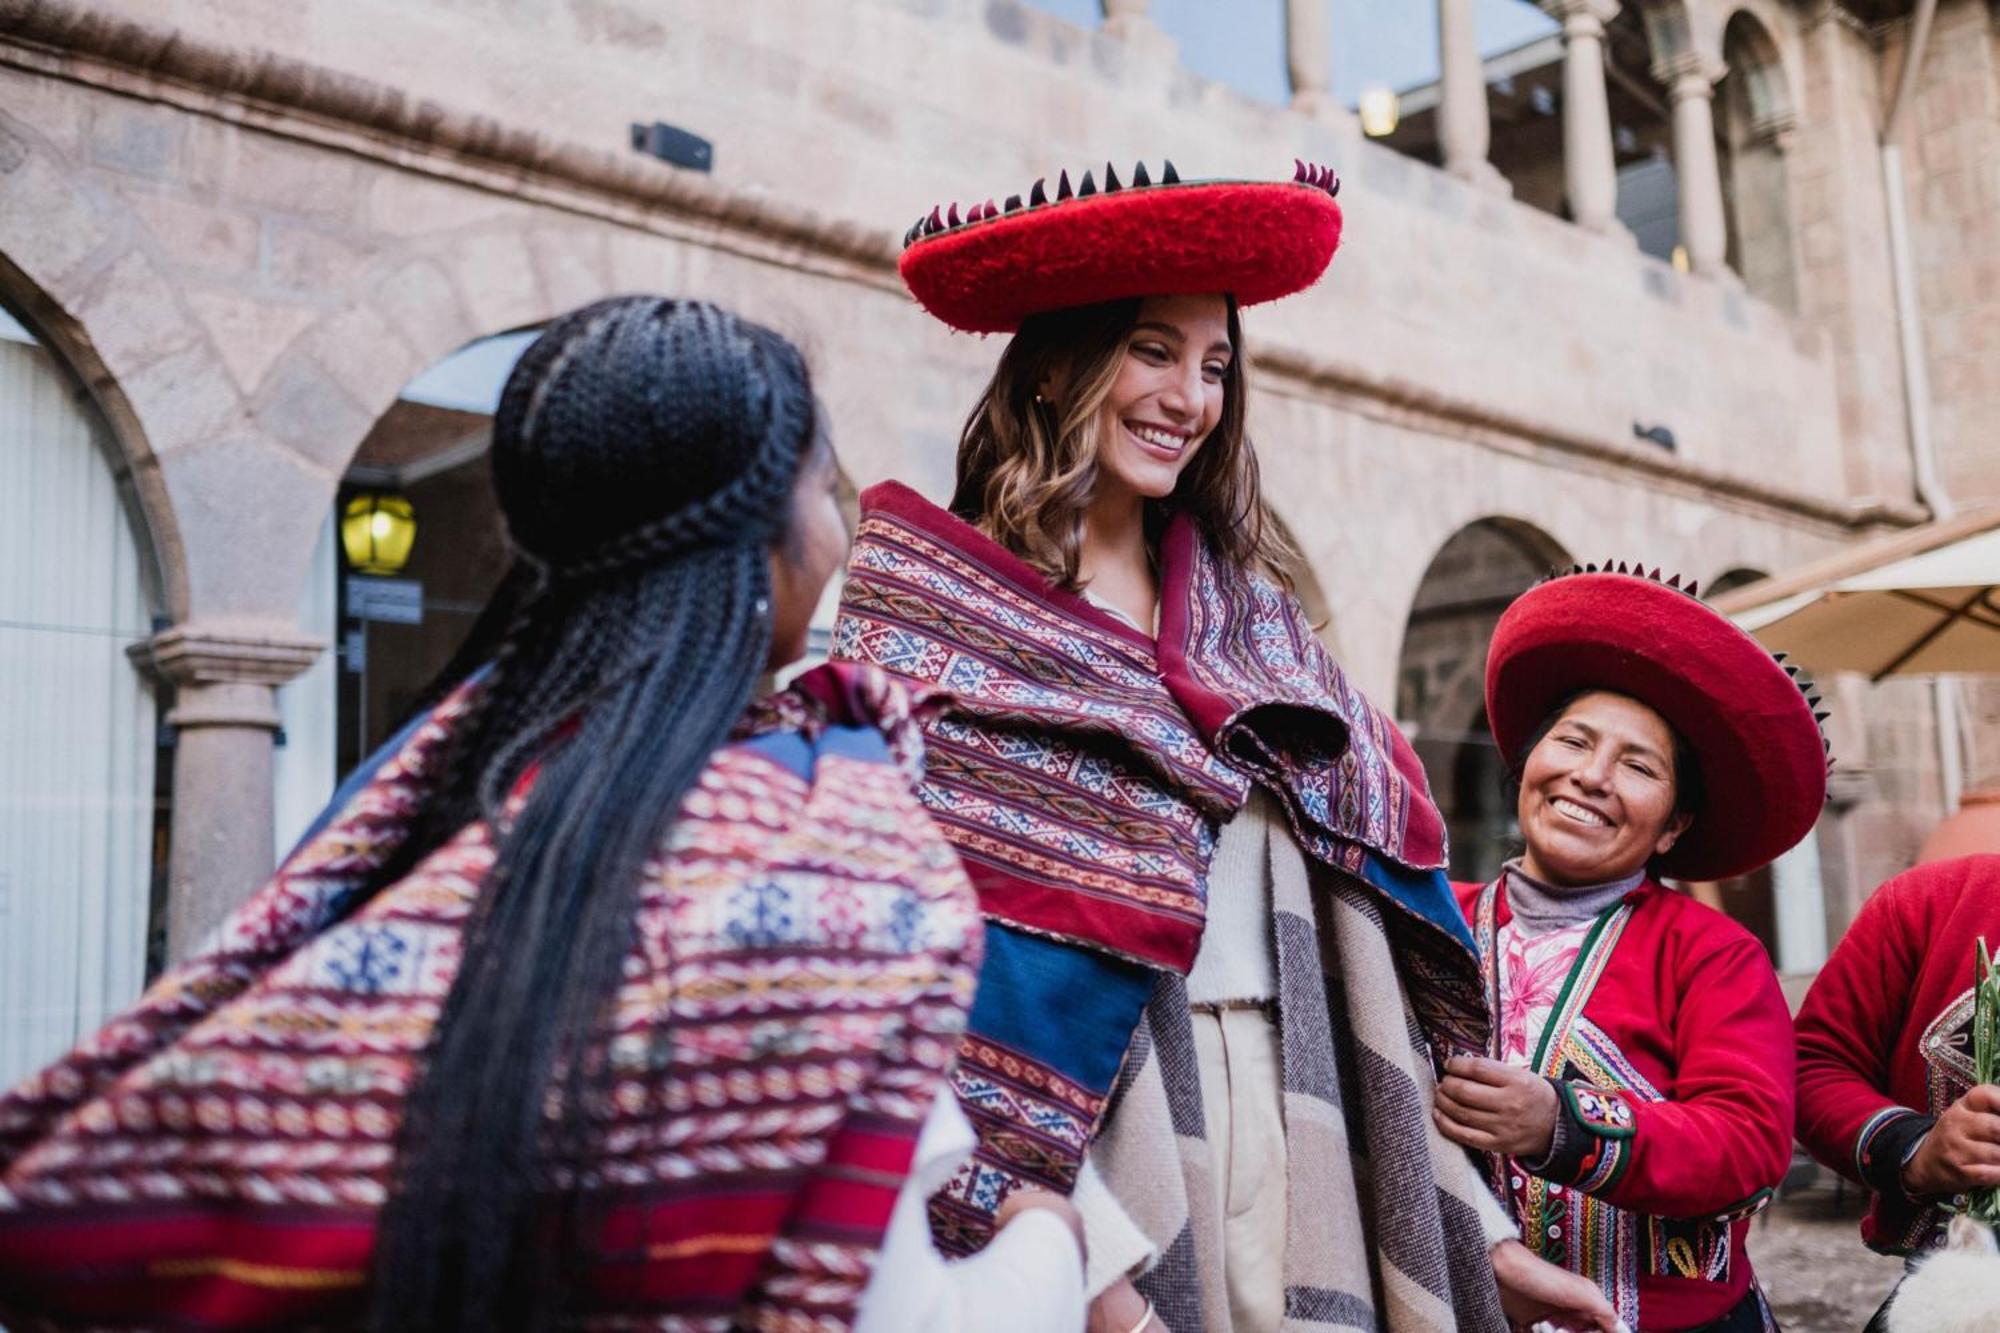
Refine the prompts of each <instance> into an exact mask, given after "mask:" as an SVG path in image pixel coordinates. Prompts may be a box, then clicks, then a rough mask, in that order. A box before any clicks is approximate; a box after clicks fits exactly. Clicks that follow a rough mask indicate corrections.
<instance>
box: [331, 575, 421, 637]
mask: <svg viewBox="0 0 2000 1333" xmlns="http://www.w3.org/2000/svg"><path fill="white" fill-rule="evenodd" d="M347 614H348V615H350V616H352V617H354V619H356V620H379V621H382V622H384V623H386V624H390V625H421V624H423V623H424V585H423V583H422V581H421V580H418V579H385V578H376V577H375V576H373V575H369V574H349V575H348V576H347Z"/></svg>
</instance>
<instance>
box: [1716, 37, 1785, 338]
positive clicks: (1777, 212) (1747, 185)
mask: <svg viewBox="0 0 2000 1333" xmlns="http://www.w3.org/2000/svg"><path fill="white" fill-rule="evenodd" d="M1722 55H1723V60H1724V63H1725V64H1726V65H1727V66H1728V72H1727V73H1726V74H1725V75H1724V76H1723V79H1722V82H1721V84H1720V85H1719V86H1718V87H1717V88H1716V99H1715V101H1716V112H1717V115H1716V133H1717V136H1718V137H1719V138H1720V140H1721V143H1720V145H1719V147H1720V148H1721V150H1722V151H1721V154H1720V156H1721V160H1722V164H1723V168H1722V195H1723V204H1724V213H1725V215H1726V217H1727V219H1728V223H1729V266H1730V267H1731V268H1733V269H1735V270H1736V272H1737V274H1738V275H1739V276H1740V277H1741V278H1742V279H1743V285H1744V286H1745V287H1747V288H1748V289H1749V290H1750V293H1751V295H1753V296H1757V297H1761V298H1762V299H1764V300H1766V301H1769V302H1770V303H1771V304H1773V305H1775V306H1777V307H1778V308H1780V309H1782V310H1794V311H1795V310H1797V309H1798V275H1797V273H1796V271H1795V269H1794V265H1793V262H1792V220H1791V193H1790V190H1789V188H1788V185H1787V172H1786V166H1785V155H1784V145H1785V140H1786V136H1787V135H1788V134H1789V133H1790V131H1791V128H1792V126H1793V123H1794V120H1795V116H1794V113H1793V103H1792V97H1791V91H1790V86H1789V84H1788V83H1787V82H1786V79H1785V71H1784V66H1783V65H1782V64H1781V63H1780V60H1779V55H1778V47H1777V44H1776V43H1775V42H1774V41H1772V39H1771V34H1770V32H1769V31H1767V30H1766V29H1765V27H1764V25H1763V24H1762V23H1760V22H1758V21H1757V19H1756V17H1755V16H1754V15H1752V14H1750V13H1749V12H1747V11H1742V10H1739V11H1738V12H1737V13H1736V14H1734V15H1732V16H1731V17H1730V20H1729V24H1728V26H1727V27H1726V28H1724V29H1723V38H1722Z"/></svg>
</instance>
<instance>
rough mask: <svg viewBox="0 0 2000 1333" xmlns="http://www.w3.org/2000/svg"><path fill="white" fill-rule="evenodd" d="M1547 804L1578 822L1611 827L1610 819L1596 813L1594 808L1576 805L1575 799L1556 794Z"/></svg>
mask: <svg viewBox="0 0 2000 1333" xmlns="http://www.w3.org/2000/svg"><path fill="white" fill-rule="evenodd" d="M1549 804H1550V805H1553V806H1554V807H1555V808H1556V812H1557V813H1558V814H1561V815H1565V816H1567V817H1568V818H1570V819H1574V820H1575V821H1576V822H1577V823H1579V824H1595V825H1596V826H1597V827H1599V828H1610V827H1611V821H1610V820H1608V819H1606V818H1605V817H1604V816H1603V815H1600V814H1598V813H1597V812H1596V811H1595V810H1591V809H1587V808H1585V807H1584V806H1581V805H1578V804H1577V803H1576V802H1575V801H1570V800H1565V799H1563V798H1562V797H1560V796H1558V797H1556V798H1555V799H1554V800H1553V801H1550V802H1549Z"/></svg>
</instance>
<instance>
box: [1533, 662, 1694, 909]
mask: <svg viewBox="0 0 2000 1333" xmlns="http://www.w3.org/2000/svg"><path fill="white" fill-rule="evenodd" d="M1674 798H1675V775H1674V733H1673V729H1672V728H1671V727H1669V726H1668V725H1667V723H1666V719H1664V718H1662V717H1661V716H1660V715H1659V714H1658V713H1656V712H1654V711H1653V710H1652V709H1650V708H1648V707H1646V705H1644V704H1642V703H1640V702H1639V701H1638V700H1636V699H1631V698H1627V697H1626V696H1625V695H1622V694H1613V693H1610V692H1609V691H1603V690H1600V691H1595V692H1592V693H1590V694H1585V695H1582V696H1580V697H1579V698H1577V699H1575V700H1574V701H1572V702H1571V703H1570V704H1569V706H1568V707H1567V708H1565V709H1564V710H1563V711H1562V714H1561V716H1560V717H1558V718H1557V719H1556V721H1555V724H1554V725H1553V726H1551V727H1550V728H1549V729H1548V732H1547V734H1546V735H1544V736H1543V737H1542V739H1541V740H1540V741H1539V742H1537V743H1536V745H1535V748H1534V749H1532V750H1530V751H1529V752H1528V759H1527V762H1526V764H1525V765H1524V766H1523V767H1522V770H1521V796H1520V801H1519V805H1518V813H1519V816H1520V821H1521V836H1522V837H1523V838H1524V839H1526V841H1527V844H1528V850H1527V854H1526V855H1525V856H1524V857H1523V858H1522V869H1523V870H1525V871H1527V873H1528V874H1529V875H1531V876H1533V877H1534V878H1535V879H1538V880H1541V881H1542V882H1543V883H1545V884H1551V885H1554V886H1556V887H1558V888H1576V887H1583V886H1587V885H1593V884H1608V883H1611V882H1612V881H1614V880H1619V879H1623V878H1625V877H1626V876H1627V875H1630V874H1632V873H1634V872H1635V871H1637V870H1639V869H1641V868H1642V867H1643V866H1644V865H1645V864H1646V862H1647V861H1649V860H1651V859H1652V858H1653V857H1655V856H1662V855H1665V854H1666V852H1667V851H1668V850H1669V849H1670V848H1672V847H1673V845H1674V842H1675V841H1676V840H1677V839H1678V838H1679V837H1680V835H1681V834H1682V833H1684V832H1685V831H1686V830H1687V826H1688V821H1689V817H1688V816H1687V815H1685V814H1676V813H1675V811H1674Z"/></svg>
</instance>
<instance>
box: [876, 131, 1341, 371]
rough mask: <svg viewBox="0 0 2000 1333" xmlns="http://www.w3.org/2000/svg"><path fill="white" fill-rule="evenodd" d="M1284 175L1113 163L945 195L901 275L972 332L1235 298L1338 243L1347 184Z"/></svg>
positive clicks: (908, 240) (1322, 267)
mask: <svg viewBox="0 0 2000 1333" xmlns="http://www.w3.org/2000/svg"><path fill="white" fill-rule="evenodd" d="M1295 167H1296V170H1295V172H1294V175H1293V179H1291V180H1289V181H1183V180H1182V179H1181V178H1180V175H1179V173H1178V172H1176V171H1175V170H1174V165H1173V163H1171V162H1169V163H1167V164H1166V167H1165V169H1164V170H1163V171H1162V172H1161V174H1160V178H1159V179H1158V180H1157V181H1156V180H1154V179H1153V177H1152V176H1151V174H1150V173H1148V171H1147V170H1146V166H1145V164H1144V163H1140V164H1139V166H1138V167H1137V168H1135V169H1134V171H1133V173H1132V179H1131V180H1130V181H1129V182H1127V181H1121V180H1119V178H1118V174H1117V172H1116V171H1115V170H1113V168H1111V167H1110V166H1108V165H1107V166H1106V167H1105V169H1104V181H1103V183H1102V184H1100V183H1099V182H1098V181H1097V180H1096V178H1095V177H1094V176H1093V175H1092V173H1090V172H1085V173H1084V174H1083V179H1082V180H1081V182H1079V183H1078V184H1077V186H1075V187H1074V188H1072V187H1071V185H1070V179H1069V173H1068V172H1064V173H1063V174H1062V176H1061V178H1060V180H1059V181H1058V183H1057V185H1056V189H1055V192H1054V194H1053V195H1051V194H1050V193H1049V190H1048V186H1047V182H1045V181H1036V182H1035V184H1034V186H1033V188H1032V189H1030V190H1029V192H1028V197H1027V198H1026V199H1025V200H1024V199H1023V198H1022V197H1021V196H1020V195H1009V196H1008V197H1007V201H1006V203H1005V204H1004V205H1002V204H995V203H994V202H993V201H992V200H990V199H989V200H987V201H986V202H985V203H983V204H974V205H973V206H972V207H971V208H970V209H969V210H967V212H966V213H965V215H964V216H962V217H961V216H960V214H959V209H958V205H957V204H955V203H954V204H952V205H951V206H950V208H949V209H946V208H944V207H943V206H942V205H940V206H939V207H938V208H933V209H932V210H931V211H930V212H929V213H928V214H926V215H925V216H924V217H922V218H919V219H918V220H917V222H916V225H914V226H912V227H911V228H910V229H909V231H908V232H907V233H905V235H904V237H903V243H904V246H905V248H904V250H903V258H902V262H901V263H900V264H899V265H898V268H899V270H900V272H901V273H902V275H903V281H904V283H905V284H907V285H908V286H909V289H910V293H911V295H913V296H915V297H916V298H917V302H918V304H920V305H922V306H923V308H924V309H926V310H928V311H930V312H931V314H933V315H935V316H937V317H938V318H939V319H941V320H943V321H944V322H945V323H946V324H949V325H951V327H953V328H955V329H960V330H963V331H964V332H967V333H1011V332H1013V331H1014V330H1016V329H1018V328H1020V326H1021V321H1022V320H1024V319H1026V318H1027V317H1028V316H1030V315H1034V314H1040V313H1042V312H1043V311H1048V310H1062V309H1066V308H1069V307H1072V306H1085V305H1096V304H1098V303H1099V302H1102V301H1115V300H1120V299H1124V298H1129V297H1143V296H1179V295H1193V294H1200V293H1204V292H1226V293H1228V294H1229V295H1231V296H1234V297H1235V298H1236V303H1237V304H1238V305H1239V306H1247V305H1256V304H1258V303H1259V302H1262V301H1275V300H1277V299H1278V298H1279V297H1281V296H1289V295H1291V294H1292V293H1293V292H1297V291H1302V290H1304V289H1305V288H1307V287H1310V286H1311V285H1312V284H1313V283H1314V282H1316V281H1318V280H1319V276H1320V274H1322V273H1324V272H1325V271H1326V266H1327V264H1328V263H1329V262H1330V261H1331V260H1332V259H1333V252H1334V250H1335V249H1336V248H1337V247H1338V246H1339V245H1340V226H1341V215H1340V205H1339V204H1337V203H1335V202H1334V195H1335V194H1337V193H1338V192H1339V190H1340V181H1339V179H1338V178H1336V177H1335V176H1334V174H1333V172H1332V171H1331V170H1330V169H1329V168H1326V167H1319V166H1309V165H1307V164H1305V163H1296V164H1295Z"/></svg>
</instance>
